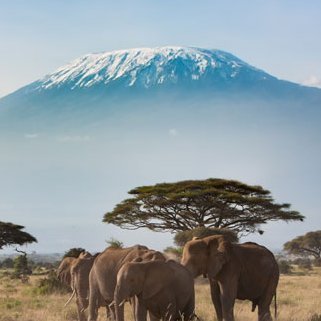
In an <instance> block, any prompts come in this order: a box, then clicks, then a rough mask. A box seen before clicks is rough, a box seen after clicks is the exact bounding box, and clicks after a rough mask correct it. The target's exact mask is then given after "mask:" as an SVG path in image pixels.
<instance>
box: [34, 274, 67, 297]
mask: <svg viewBox="0 0 321 321" xmlns="http://www.w3.org/2000/svg"><path fill="white" fill-rule="evenodd" d="M67 292H70V289H69V287H67V286H66V285H64V284H62V283H61V282H60V281H59V280H58V278H57V276H56V273H55V272H54V271H50V272H49V274H48V276H47V277H46V278H43V279H40V280H39V281H38V284H37V286H36V288H34V293H35V294H40V295H48V294H52V293H59V294H64V293H67Z"/></svg>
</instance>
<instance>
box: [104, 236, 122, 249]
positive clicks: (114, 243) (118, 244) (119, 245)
mask: <svg viewBox="0 0 321 321" xmlns="http://www.w3.org/2000/svg"><path fill="white" fill-rule="evenodd" d="M106 243H107V244H108V246H109V247H112V248H114V249H122V248H123V247H124V244H123V242H121V241H118V240H116V239H114V238H113V237H112V238H111V239H110V240H109V241H106Z"/></svg>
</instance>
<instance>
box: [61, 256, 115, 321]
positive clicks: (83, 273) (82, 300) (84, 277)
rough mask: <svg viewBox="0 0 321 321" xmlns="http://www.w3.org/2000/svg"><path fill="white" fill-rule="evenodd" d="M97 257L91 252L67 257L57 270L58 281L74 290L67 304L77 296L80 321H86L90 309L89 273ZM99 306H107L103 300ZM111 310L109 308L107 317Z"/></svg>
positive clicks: (100, 299)
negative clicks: (86, 312)
mask: <svg viewBox="0 0 321 321" xmlns="http://www.w3.org/2000/svg"><path fill="white" fill-rule="evenodd" d="M96 257H97V254H96V255H94V256H93V255H91V254H90V253H89V252H82V253H80V254H79V256H78V258H74V257H66V258H64V259H63V260H62V262H61V263H60V265H59V267H58V269H57V276H58V279H59V280H60V281H61V282H63V283H65V284H67V285H69V286H70V287H71V289H72V290H73V292H72V295H71V297H70V298H69V300H68V301H67V302H66V304H65V306H66V305H67V304H69V303H70V302H71V300H72V298H73V297H74V296H76V304H77V312H78V320H79V321H86V319H87V318H86V315H85V310H86V309H87V307H88V294H89V272H90V270H91V268H92V265H93V263H94V260H95V258H96ZM99 305H100V306H105V305H106V304H105V302H104V301H103V300H102V298H99ZM108 315H109V309H108V308H107V316H108Z"/></svg>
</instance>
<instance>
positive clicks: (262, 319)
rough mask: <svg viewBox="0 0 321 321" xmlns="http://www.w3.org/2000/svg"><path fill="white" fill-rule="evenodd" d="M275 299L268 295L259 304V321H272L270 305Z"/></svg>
mask: <svg viewBox="0 0 321 321" xmlns="http://www.w3.org/2000/svg"><path fill="white" fill-rule="evenodd" d="M272 299H273V295H272V294H271V295H270V294H268V295H266V296H265V297H264V298H263V299H261V300H260V301H259V302H258V320H259V321H272V316H271V312H270V304H271V301H272Z"/></svg>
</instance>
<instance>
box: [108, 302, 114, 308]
mask: <svg viewBox="0 0 321 321" xmlns="http://www.w3.org/2000/svg"><path fill="white" fill-rule="evenodd" d="M114 305H115V301H113V302H112V303H110V304H109V305H108V306H109V307H110V308H111V309H112V308H113V306H114Z"/></svg>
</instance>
